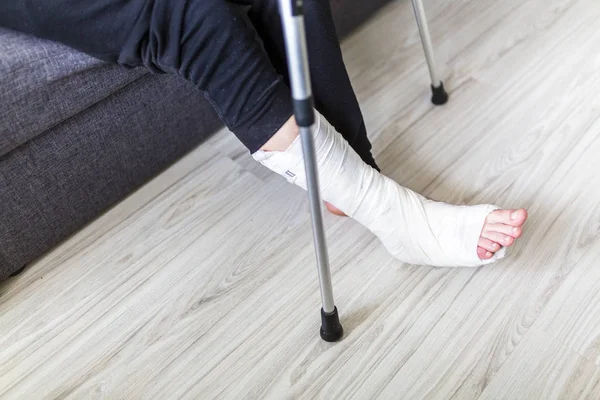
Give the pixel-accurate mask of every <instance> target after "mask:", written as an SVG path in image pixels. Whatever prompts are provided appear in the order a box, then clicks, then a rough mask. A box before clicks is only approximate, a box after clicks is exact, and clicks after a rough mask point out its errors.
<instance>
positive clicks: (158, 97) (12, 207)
mask: <svg viewBox="0 0 600 400" xmlns="http://www.w3.org/2000/svg"><path fill="white" fill-rule="evenodd" d="M387 1H388V0H371V1H368V2H363V1H360V0H333V1H332V8H333V12H334V18H335V20H336V27H337V29H338V33H339V34H340V36H341V37H343V36H345V35H346V34H348V33H349V32H350V31H351V30H352V29H354V28H355V27H356V26H357V25H358V24H360V23H361V22H363V21H364V20H365V19H367V18H368V17H369V16H370V15H372V13H373V12H374V11H375V10H377V9H378V8H379V7H381V6H382V5H383V4H384V3H386V2H387ZM220 126H221V123H220V121H219V120H218V119H217V118H216V116H215V114H214V113H213V110H212V108H211V107H210V106H209V105H208V103H207V102H205V101H204V99H203V98H202V96H201V95H200V93H198V92H197V91H196V90H195V89H194V88H193V87H192V85H191V84H189V83H188V82H185V81H183V80H181V79H180V78H178V77H173V76H167V75H154V74H150V73H149V72H148V71H146V70H145V69H142V68H139V69H133V70H126V69H123V68H120V67H117V66H113V65H108V64H105V63H103V62H101V61H98V60H96V59H93V58H91V57H89V56H86V55H84V54H80V53H78V52H76V51H73V50H71V49H69V48H67V47H65V46H62V45H60V44H56V43H52V42H48V41H44V40H40V39H37V38H34V37H30V36H27V35H23V34H19V33H16V32H13V31H9V30H5V29H1V28H0V281H2V280H4V279H7V278H8V277H10V276H11V275H15V274H16V273H18V272H20V270H21V269H22V268H23V267H24V266H25V265H27V264H28V263H31V262H32V261H34V260H35V259H36V258H38V257H40V256H41V255H43V254H44V253H45V252H47V251H48V250H50V249H51V248H52V247H53V246H55V245H57V244H58V243H59V242H61V241H62V240H64V239H65V238H67V237H68V236H69V235H71V234H72V233H74V232H76V231H77V230H78V229H80V228H81V227H82V226H84V225H85V224H87V223H89V222H90V221H92V220H93V219H94V218H96V217H97V216H98V215H99V214H101V213H102V212H103V211H105V210H106V209H107V208H109V207H110V206H112V205H114V204H115V203H117V202H118V201H120V200H121V199H123V198H124V197H125V196H126V195H127V194H128V193H130V192H131V191H133V190H134V189H136V188H137V187H139V186H140V185H142V184H144V183H145V182H147V181H148V180H149V179H150V178H152V177H153V176H155V175H156V174H158V173H160V172H161V171H162V170H164V169H165V168H166V167H167V166H169V165H170V164H172V163H173V162H175V161H176V160H177V159H178V158H180V157H181V156H182V155H183V154H185V153H186V152H188V151H189V150H191V149H192V148H194V147H195V146H197V145H198V144H200V143H201V142H202V141H203V140H204V139H205V138H207V137H208V136H209V135H210V134H211V133H213V132H215V131H216V130H217V129H218V128H219V127H220Z"/></svg>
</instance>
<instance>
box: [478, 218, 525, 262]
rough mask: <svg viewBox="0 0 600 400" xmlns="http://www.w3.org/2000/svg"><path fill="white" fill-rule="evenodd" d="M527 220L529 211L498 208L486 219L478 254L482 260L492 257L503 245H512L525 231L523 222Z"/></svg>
mask: <svg viewBox="0 0 600 400" xmlns="http://www.w3.org/2000/svg"><path fill="white" fill-rule="evenodd" d="M525 221H527V211H526V210H525V209H522V208H521V209H518V210H496V211H494V212H492V213H490V214H489V215H488V216H487V218H486V220H485V225H484V226H483V230H482V231H481V236H480V237H479V242H478V243H477V255H478V256H479V258H480V259H481V260H487V259H489V258H492V256H493V255H494V253H495V252H497V251H498V250H500V247H502V246H512V245H513V244H514V243H515V240H516V239H518V238H519V237H520V236H521V234H522V233H523V224H525Z"/></svg>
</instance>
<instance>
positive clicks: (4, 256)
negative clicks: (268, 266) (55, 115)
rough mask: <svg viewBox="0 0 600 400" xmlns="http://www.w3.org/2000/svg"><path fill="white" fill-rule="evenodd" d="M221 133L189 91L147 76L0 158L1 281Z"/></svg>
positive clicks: (184, 85) (164, 78)
mask: <svg viewBox="0 0 600 400" xmlns="http://www.w3.org/2000/svg"><path fill="white" fill-rule="evenodd" d="M57 94H58V95H64V96H67V95H68V92H66V93H57ZM219 126H220V121H219V119H218V118H217V117H216V115H215V113H214V111H213V109H212V107H211V106H210V105H209V104H208V103H207V102H206V101H204V99H203V97H202V96H201V95H200V93H198V91H197V90H196V89H195V88H194V86H193V85H192V84H190V83H188V82H186V81H184V80H182V79H180V78H178V77H173V76H167V75H159V76H156V75H146V76H143V77H142V78H140V79H138V80H136V81H135V82H133V83H131V84H130V85H127V86H126V87H124V88H123V89H121V90H119V91H118V92H116V93H115V94H113V95H111V96H109V97H107V98H105V99H103V100H100V101H99V102H97V103H96V104H94V105H93V106H91V107H88V108H87V109H85V110H83V111H82V112H80V113H79V114H77V115H76V116H74V117H72V118H69V119H67V120H65V121H63V122H62V123H60V124H58V125H55V126H54V127H53V128H50V129H49V130H48V131H46V132H45V133H44V134H43V135H38V136H37V137H35V138H33V139H31V140H29V141H28V142H27V143H25V144H23V145H21V146H19V147H18V148H17V149H15V150H13V151H11V152H10V153H9V154H6V155H4V156H2V157H0V281H2V280H3V279H6V278H8V276H9V275H10V274H11V273H12V272H14V271H16V270H18V269H19V268H20V267H21V266H23V264H24V263H27V262H30V261H32V260H34V259H35V258H37V257H39V256H41V255H42V254H43V253H44V252H45V251H47V250H48V249H49V248H51V247H52V246H54V245H56V244H57V243H58V242H60V241H62V240H64V239H65V238H66V237H67V236H68V235H70V234H71V233H73V232H74V231H76V230H77V229H79V228H81V227H82V226H83V225H84V224H86V223H87V222H89V221H90V220H92V219H94V218H95V217H97V216H98V215H99V214H100V213H102V212H103V211H104V210H106V209H107V208H108V207H110V206H111V205H113V204H115V203H116V202H118V201H119V200H121V199H122V198H123V197H125V196H126V195H127V194H128V193H130V192H131V191H132V190H133V189H135V188H137V187H139V186H140V185H142V184H143V183H144V182H146V181H147V180H148V179H150V178H151V177H152V176H154V175H156V174H157V173H159V172H161V171H162V170H164V169H165V168H166V167H167V166H168V165H169V164H171V163H172V162H173V161H175V160H176V159H177V158H179V157H181V156H182V155H183V154H185V153H186V152H187V151H189V150H190V149H192V148H194V147H195V146H197V145H198V144H199V143H200V142H201V141H202V140H203V139H204V138H206V137H207V136H208V135H210V134H211V133H212V132H214V131H215V130H217V129H218V128H219Z"/></svg>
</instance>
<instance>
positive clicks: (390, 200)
mask: <svg viewBox="0 0 600 400" xmlns="http://www.w3.org/2000/svg"><path fill="white" fill-rule="evenodd" d="M314 136H315V137H314V140H315V151H316V159H317V163H318V171H319V181H320V183H321V195H322V196H323V199H324V200H326V201H328V202H331V203H332V204H334V205H335V206H336V207H338V208H339V209H340V210H342V211H343V212H345V213H346V214H347V215H349V216H350V217H352V218H354V219H356V220H357V221H358V222H360V223H361V224H363V225H364V226H366V227H367V228H369V229H370V230H371V231H372V232H373V233H375V234H376V235H377V236H378V237H379V239H380V240H381V241H382V242H383V244H384V245H385V247H386V248H387V249H388V251H389V252H390V253H391V254H392V255H394V256H395V257H396V258H398V259H400V260H402V261H405V262H409V263H412V264H426V265H434V266H453V267H458V266H479V265H484V264H488V263H490V262H493V261H496V260H498V259H500V258H502V257H503V256H504V254H505V248H506V247H508V246H511V245H512V244H513V243H514V241H515V239H517V238H518V237H520V236H521V234H522V226H523V224H524V223H525V221H526V219H527V212H526V211H525V210H523V209H519V210H502V209H500V208H499V207H495V206H491V205H479V206H453V205H450V204H446V203H441V202H434V201H431V200H428V199H426V198H424V197H423V196H421V195H419V194H417V193H415V192H413V191H411V190H409V189H406V188H404V187H402V186H400V185H399V184H398V183H396V182H394V181H393V180H391V179H389V178H387V177H386V176H384V175H382V174H381V173H379V172H378V171H376V170H375V169H373V168H372V167H370V166H369V165H367V164H365V163H364V162H363V161H362V160H361V159H360V157H359V156H358V155H357V154H356V152H354V150H353V149H352V148H351V147H350V146H349V145H348V142H347V141H346V140H345V139H344V138H343V137H342V136H341V135H340V134H339V133H338V132H336V131H335V129H334V128H333V127H332V126H331V125H330V124H329V123H328V122H327V120H326V119H325V118H323V117H322V116H320V115H319V114H318V113H317V123H316V124H315V131H314ZM254 158H255V159H256V160H257V161H259V162H261V163H262V164H263V165H265V166H266V167H268V168H269V169H271V170H273V171H275V172H277V173H278V174H280V175H281V176H283V177H285V178H286V179H287V180H288V181H290V182H292V183H294V184H296V185H298V186H300V187H302V188H303V189H306V178H305V175H304V160H303V154H302V146H301V143H300V140H299V137H298V127H297V126H296V125H295V122H294V120H293V118H292V119H290V120H289V121H288V122H287V123H286V124H285V125H284V126H283V127H282V129H281V130H280V132H278V133H277V134H276V135H275V136H274V137H273V139H272V140H270V141H269V142H268V143H267V144H266V145H265V146H263V149H262V150H261V151H258V152H256V153H255V154H254Z"/></svg>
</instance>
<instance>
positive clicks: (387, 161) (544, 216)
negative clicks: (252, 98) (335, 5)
mask: <svg viewBox="0 0 600 400" xmlns="http://www.w3.org/2000/svg"><path fill="white" fill-rule="evenodd" d="M425 6H426V9H427V11H428V13H429V22H430V27H431V31H432V37H433V41H434V45H435V48H436V55H437V58H438V60H439V63H440V69H441V71H442V73H443V76H444V80H445V84H446V86H447V87H448V88H449V89H450V91H451V100H450V102H449V103H448V104H447V105H446V106H444V107H441V108H434V107H433V106H432V105H431V104H430V103H429V100H428V97H429V88H428V75H427V70H426V68H425V64H424V58H423V54H422V50H421V47H420V42H419V37H418V33H417V30H416V26H415V23H414V19H413V15H412V10H411V7H410V3H409V2H405V1H401V2H396V3H393V4H391V5H390V6H388V7H386V8H385V9H384V10H382V11H381V12H380V13H379V14H378V15H377V16H376V17H375V18H374V19H373V20H371V22H370V23H368V24H367V25H365V26H364V27H363V28H362V29H360V30H359V31H358V32H356V33H355V34H354V35H353V36H352V37H350V38H349V39H348V40H346V41H345V42H344V44H343V50H344V56H345V58H346V61H347V64H348V69H349V72H350V74H351V77H352V80H353V83H354V84H355V88H356V90H357V93H358V96H359V99H360V102H361V104H362V106H363V110H364V115H365V119H366V124H367V127H368V129H369V132H370V135H371V137H372V139H373V142H374V150H375V154H376V158H377V159H378V161H379V164H380V165H381V167H382V168H383V170H384V172H385V173H386V174H387V175H389V176H391V177H393V178H394V179H396V180H397V181H399V182H401V183H403V184H404V185H406V186H408V187H410V188H412V189H415V190H417V191H419V192H422V193H423V194H425V195H427V196H429V197H432V198H435V199H438V200H444V201H448V202H457V203H469V204H475V203H479V202H494V203H497V204H500V205H503V206H506V207H515V206H524V207H527V208H528V209H529V210H530V215H531V219H530V222H529V223H528V225H527V228H526V236H525V238H524V239H522V240H521V241H520V242H519V243H518V245H517V246H516V247H515V249H514V251H513V252H512V256H511V257H510V258H509V259H507V260H505V261H503V262H501V263H499V264H497V265H494V266H489V267H485V268H481V269H433V268H428V267H421V266H409V265H404V264H402V263H400V262H397V261H395V260H393V259H391V258H390V256H388V255H387V253H386V252H385V250H384V249H383V248H382V246H380V245H379V244H378V242H377V241H376V240H375V238H374V237H373V236H372V235H371V234H369V233H368V232H367V231H366V230H365V229H364V228H362V227H361V226H359V225H358V224H357V223H355V222H353V221H352V220H348V219H344V218H338V217H334V216H332V215H327V216H326V225H327V235H328V239H329V244H330V252H331V262H332V274H333V281H334V288H335V295H336V302H337V304H338V308H339V309H340V312H341V318H342V321H343V324H344V327H345V330H346V336H345V338H344V339H343V340H342V341H341V342H339V343H336V344H328V343H324V342H322V341H321V340H320V339H319V337H318V328H319V307H320V297H319V291H318V290H319V289H318V284H317V276H316V269H315V262H314V254H313V247H312V240H311V231H310V222H309V214H308V208H307V202H306V196H305V194H304V193H303V192H302V191H300V190H299V189H297V188H296V187H294V186H292V185H289V184H287V183H285V182H284V181H283V179H281V178H280V177H278V176H275V175H274V174H272V173H270V172H269V171H268V170H266V169H264V168H263V167H261V166H260V165H258V164H257V163H255V162H254V161H252V160H251V158H250V157H249V156H248V154H247V153H246V152H245V150H244V149H243V148H242V147H241V145H239V144H238V143H237V142H236V141H235V139H234V137H233V135H231V134H229V133H228V132H225V131H224V132H221V133H219V134H218V135H217V136H215V137H214V138H212V139H211V140H210V141H209V142H208V143H206V144H204V145H202V146H201V147H199V148H198V149H196V150H195V151H194V152H192V153H191V154H189V155H188V156H186V157H185V158H184V159H182V160H181V161H180V162H178V163H177V164H176V165H174V166H173V167H172V168H170V169H169V170H168V171H166V172H165V173H163V174H162V175H160V176H159V177H158V178H156V179H155V180H153V181H152V182H150V183H149V184H147V185H146V186H145V187H143V188H142V189H140V190H139V191H138V192H136V193H135V194H133V195H132V196H130V197H129V198H127V199H126V200H125V201H123V202H122V203H121V204H119V205H118V206H117V207H115V208H114V209H112V210H110V211H109V212H108V213H107V214H105V215H104V216H102V217H101V218H99V219H98V220H97V221H95V222H94V223H93V224H91V225H90V226H88V227H87V228H85V229H84V230H83V231H81V232H80V233H79V234H77V235H75V236H74V237H73V238H71V239H70V240H68V241H67V242H66V243H64V244H63V245H61V246H60V247H59V248H57V249H55V250H54V251H53V252H52V253H50V254H48V255H47V256H46V257H44V258H43V259H42V260H40V261H39V262H37V263H36V264H35V265H33V266H31V268H29V269H28V270H27V271H26V272H25V273H24V274H23V275H22V276H20V277H19V278H17V279H13V280H11V281H10V282H8V283H7V284H4V285H2V286H0V398H1V399H36V400H37V399H46V398H48V399H54V398H56V399H65V398H69V399H70V398H73V399H100V398H109V399H161V400H162V399H176V398H187V399H313V398H318V399H328V400H330V399H371V398H379V399H386V400H387V399H410V400H412V399H510V400H515V399H543V400H546V399H600V156H599V154H600V95H599V92H600V28H599V22H598V21H600V3H598V1H597V0H529V1H523V0H503V1H497V0H468V1H467V0H435V1H434V0H429V1H425Z"/></svg>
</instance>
